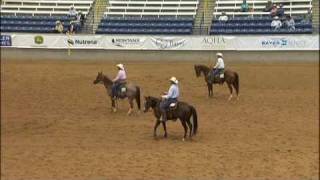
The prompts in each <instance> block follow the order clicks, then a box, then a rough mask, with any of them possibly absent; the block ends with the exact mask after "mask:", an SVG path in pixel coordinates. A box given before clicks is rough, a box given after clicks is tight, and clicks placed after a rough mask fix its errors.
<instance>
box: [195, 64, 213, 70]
mask: <svg viewBox="0 0 320 180" xmlns="http://www.w3.org/2000/svg"><path fill="white" fill-rule="evenodd" d="M194 66H195V67H200V68H205V69H210V67H208V66H207V65H204V64H196V65H194Z"/></svg>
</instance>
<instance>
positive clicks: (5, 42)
mask: <svg viewBox="0 0 320 180" xmlns="http://www.w3.org/2000/svg"><path fill="white" fill-rule="evenodd" d="M0 43H1V44H0V46H11V45H12V41H11V36H10V35H1V36H0Z"/></svg>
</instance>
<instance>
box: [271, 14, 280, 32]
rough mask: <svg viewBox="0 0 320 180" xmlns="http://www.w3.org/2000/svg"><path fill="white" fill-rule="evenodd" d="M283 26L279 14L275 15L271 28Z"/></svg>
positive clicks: (277, 28) (275, 28)
mask: <svg viewBox="0 0 320 180" xmlns="http://www.w3.org/2000/svg"><path fill="white" fill-rule="evenodd" d="M281 26H282V23H281V21H280V19H279V17H278V16H275V17H274V18H273V20H272V22H271V28H272V29H273V30H279V29H280V28H281Z"/></svg>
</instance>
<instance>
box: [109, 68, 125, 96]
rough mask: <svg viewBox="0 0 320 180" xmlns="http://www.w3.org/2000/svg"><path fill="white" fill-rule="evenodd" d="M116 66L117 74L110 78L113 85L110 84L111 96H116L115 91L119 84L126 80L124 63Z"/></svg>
mask: <svg viewBox="0 0 320 180" xmlns="http://www.w3.org/2000/svg"><path fill="white" fill-rule="evenodd" d="M116 67H117V68H118V70H119V71H118V74H117V76H116V77H115V78H114V79H113V80H112V81H113V85H112V97H113V98H116V92H117V89H118V88H119V86H120V85H121V84H123V83H125V82H126V80H127V73H126V71H125V70H124V65H123V64H117V65H116Z"/></svg>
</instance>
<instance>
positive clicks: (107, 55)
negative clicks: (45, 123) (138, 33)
mask: <svg viewBox="0 0 320 180" xmlns="http://www.w3.org/2000/svg"><path fill="white" fill-rule="evenodd" d="M222 52H223V53H224V55H225V60H226V61H319V52H318V51H222ZM215 53H216V51H149V50H148V51H147V50H145V51H136V50H126V51H124V50H90V49H89V50H71V55H70V56H68V51H67V50H55V49H18V48H1V60H106V61H117V62H119V61H208V60H212V59H214V58H215Z"/></svg>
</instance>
